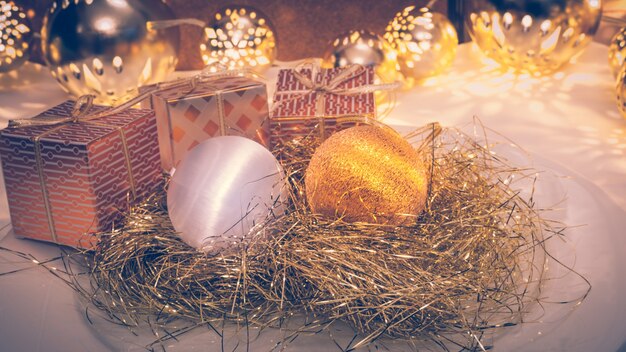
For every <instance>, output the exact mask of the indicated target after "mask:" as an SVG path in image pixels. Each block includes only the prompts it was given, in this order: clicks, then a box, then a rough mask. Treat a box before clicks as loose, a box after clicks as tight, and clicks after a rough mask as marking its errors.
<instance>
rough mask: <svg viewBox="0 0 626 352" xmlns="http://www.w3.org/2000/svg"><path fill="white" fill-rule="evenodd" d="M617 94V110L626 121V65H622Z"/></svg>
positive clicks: (618, 75)
mask: <svg viewBox="0 0 626 352" xmlns="http://www.w3.org/2000/svg"><path fill="white" fill-rule="evenodd" d="M615 93H616V95H617V109H618V110H619V112H620V113H621V114H622V117H623V118H625V119H626V65H622V68H621V69H620V70H619V73H618V74H617V83H616V86H615Z"/></svg>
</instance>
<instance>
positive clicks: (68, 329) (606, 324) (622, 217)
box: [0, 43, 626, 351]
mask: <svg viewBox="0 0 626 352" xmlns="http://www.w3.org/2000/svg"><path fill="white" fill-rule="evenodd" d="M275 75H276V70H275V69H272V70H271V71H270V72H269V73H268V77H270V84H269V86H270V88H272V79H271V78H272V77H275ZM270 90H271V89H270ZM66 98H67V96H66V95H65V93H63V91H62V90H61V89H60V88H59V86H58V85H57V84H56V82H55V81H54V80H53V79H52V78H51V77H50V76H49V74H48V72H47V70H46V69H45V68H42V67H40V66H38V65H34V64H27V65H26V66H24V67H23V68H22V69H20V70H19V71H16V72H13V73H10V74H5V75H0V124H1V125H6V123H7V121H8V119H12V118H20V117H22V118H24V117H30V116H33V115H34V114H36V113H38V112H40V111H42V110H44V109H46V108H48V107H50V106H53V105H55V104H57V103H60V102H61V101H63V100H65V99H66ZM397 98H398V99H397V101H398V106H397V107H396V108H395V109H394V110H393V112H392V113H391V114H390V115H389V116H388V117H387V118H386V120H385V122H386V123H388V124H391V125H394V126H397V127H398V128H400V129H403V130H406V129H410V128H411V127H414V126H420V125H423V124H425V123H427V122H432V121H439V122H440V123H442V124H443V125H444V126H463V125H467V124H469V123H471V122H472V118H473V117H474V116H476V117H478V118H479V119H480V120H481V121H482V123H483V124H484V125H485V126H487V127H489V128H491V129H493V130H494V131H497V132H498V133H500V134H502V135H503V136H506V137H508V138H510V139H511V140H513V141H515V142H516V143H518V144H519V145H520V146H522V147H523V148H524V149H525V150H527V151H528V152H529V153H530V154H531V155H532V156H533V157H534V159H535V160H536V161H537V165H539V166H541V165H543V166H545V167H547V168H549V169H550V172H552V173H554V174H558V175H562V176H567V177H565V178H561V179H560V181H559V185H560V187H562V188H563V190H564V192H565V193H566V194H567V197H568V198H567V199H568V201H567V202H566V204H565V205H564V207H565V213H566V214H565V219H566V220H567V222H568V225H584V226H581V227H575V228H573V229H571V231H570V232H568V240H567V241H566V242H567V243H565V244H564V245H566V246H567V247H568V248H571V251H572V252H574V251H575V254H576V258H575V264H574V267H575V269H576V270H577V271H578V272H579V273H580V274H582V275H584V276H585V277H587V278H588V279H589V280H590V281H591V284H592V286H593V288H592V291H591V294H590V295H589V297H588V298H587V299H586V300H585V301H584V302H583V304H582V305H580V306H579V307H577V308H576V309H575V310H573V311H572V312H571V314H568V315H567V316H566V317H561V318H559V319H558V320H557V321H552V322H549V321H545V322H542V323H529V324H527V325H526V326H525V327H522V328H520V329H517V330H516V331H514V332H513V333H511V334H509V336H505V337H503V338H502V339H501V340H496V343H495V349H496V350H499V351H502V350H519V351H539V350H554V351H590V350H597V351H617V350H618V349H620V346H621V350H626V345H625V343H626V277H625V276H624V275H623V272H621V271H622V270H624V268H626V265H625V264H626V259H625V257H626V241H625V240H624V238H623V237H624V234H625V231H624V229H625V228H626V120H624V119H622V118H621V117H620V116H619V113H618V111H617V108H616V106H615V102H614V87H613V78H612V76H611V73H610V70H609V68H608V64H607V48H606V46H603V45H600V44H596V43H594V44H592V45H591V46H590V47H589V48H588V49H587V51H586V52H585V53H584V54H583V55H582V56H581V57H580V58H579V59H578V60H577V62H576V63H574V64H571V65H569V66H567V67H565V68H564V69H563V70H562V71H561V72H559V73H556V74H554V75H552V76H549V77H541V78H532V77H527V76H516V75H514V74H512V73H503V72H502V71H500V70H499V69H498V68H497V66H496V65H494V64H493V63H489V62H485V59H482V58H481V56H480V55H479V54H478V53H476V50H475V49H474V48H473V47H472V46H471V45H468V44H466V45H462V46H461V47H460V48H459V52H458V56H457V60H456V61H455V63H454V65H453V67H452V68H451V69H450V70H449V72H448V73H447V74H444V75H442V76H439V77H436V78H433V79H430V80H428V81H427V82H425V83H424V85H423V86H420V87H417V88H414V89H412V90H410V91H407V92H402V93H399V94H398V96H397ZM9 222H10V220H9V215H8V210H7V205H6V193H5V192H4V187H3V185H2V186H0V227H2V232H0V247H5V248H11V249H14V250H19V251H21V252H24V253H29V254H32V255H34V256H35V257H37V258H38V259H40V260H42V259H46V258H51V257H54V256H55V255H58V249H57V248H56V247H55V246H54V245H49V244H43V243H38V242H34V241H29V240H20V239H16V238H15V237H14V235H13V233H12V232H11V231H10V226H9ZM18 268H30V269H28V270H25V271H21V272H18V273H15V274H10V275H1V276H0V346H2V348H0V349H2V350H7V351H77V350H89V351H106V350H110V349H115V350H117V349H123V350H133V349H137V350H141V346H143V344H142V343H141V342H139V340H133V337H132V336H130V337H120V336H117V335H116V334H117V333H116V332H111V331H109V330H107V328H106V325H104V324H100V325H98V326H96V327H94V326H91V325H90V324H89V323H88V321H87V320H86V319H85V316H84V308H83V306H82V305H81V303H80V302H79V300H78V298H77V296H76V295H75V294H74V293H73V291H72V290H71V289H69V288H68V287H67V286H66V285H65V284H64V283H62V282H61V281H60V280H58V279H56V278H54V277H53V276H52V275H50V274H49V273H47V272H45V271H44V270H42V269H41V268H38V267H36V266H34V265H33V264H32V263H30V262H27V261H24V260H22V259H20V258H17V257H15V256H13V255H11V254H8V253H6V252H2V251H0V273H3V272H8V271H11V270H14V269H18ZM546 294H549V292H547V293H546ZM183 339H184V338H183ZM316 339H318V338H317V337H312V339H309V340H306V339H304V340H305V342H303V344H302V345H300V346H298V342H297V341H296V342H295V343H294V344H292V345H290V346H289V348H288V350H291V349H293V350H302V348H305V349H306V350H320V351H321V350H325V349H326V347H328V345H326V347H324V345H323V344H316V342H315V340H316ZM319 339H321V337H319ZM197 341H198V345H192V346H191V347H189V346H187V347H185V349H183V350H186V349H189V348H193V347H196V348H197V349H200V350H207V349H208V350H213V348H211V347H207V346H211V345H212V344H213V343H215V341H216V338H215V337H213V338H208V340H207V339H205V340H202V337H200V338H199V340H197ZM268 341H269V342H267V347H268V348H267V349H269V347H272V346H273V345H272V341H271V340H268ZM307 341H308V342H307ZM275 342H276V341H273V343H275ZM194 343H195V342H194ZM172 345H173V346H174V348H176V343H172ZM303 346H304V347H303ZM259 349H261V350H266V348H259ZM253 350H257V349H253Z"/></svg>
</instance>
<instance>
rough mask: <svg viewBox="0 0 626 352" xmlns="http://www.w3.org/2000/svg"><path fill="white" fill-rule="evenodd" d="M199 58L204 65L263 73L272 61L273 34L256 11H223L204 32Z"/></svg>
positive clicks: (242, 8) (273, 56) (274, 56)
mask: <svg viewBox="0 0 626 352" xmlns="http://www.w3.org/2000/svg"><path fill="white" fill-rule="evenodd" d="M200 55H202V60H203V61H204V64H205V65H211V64H215V63H220V64H223V65H224V66H226V67H228V68H243V67H248V68H255V69H257V70H263V69H265V68H268V67H269V66H270V65H271V64H272V62H274V59H275V58H276V31H275V30H274V27H273V26H272V23H271V22H270V21H269V19H268V18H267V16H265V15H264V14H263V13H262V12H260V11H259V10H257V9H254V8H252V7H249V6H231V7H227V8H224V9H222V10H220V11H218V13H217V14H216V15H215V19H214V20H213V21H212V22H211V23H209V25H208V26H207V27H206V28H205V29H204V37H203V42H202V43H201V44H200Z"/></svg>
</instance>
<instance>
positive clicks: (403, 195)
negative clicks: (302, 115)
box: [305, 126, 429, 225]
mask: <svg viewBox="0 0 626 352" xmlns="http://www.w3.org/2000/svg"><path fill="white" fill-rule="evenodd" d="M428 182H429V176H428V170H427V167H426V164H425V163H424V161H423V159H422V157H421V156H420V154H419V153H418V152H417V151H416V150H415V149H413V147H412V146H411V145H410V144H409V143H408V142H407V141H406V140H405V139H403V138H402V137H401V136H400V135H399V134H397V133H396V132H395V131H393V130H391V129H390V128H387V127H384V128H381V127H377V126H357V127H352V128H349V129H346V130H343V131H340V132H337V133H335V134H333V135H332V136H331V137H329V138H328V139H327V140H326V141H324V143H322V144H321V145H320V146H319V147H318V148H317V149H316V151H315V153H314V154H313V157H312V158H311V161H310V163H309V166H308V168H307V170H306V174H305V189H306V199H307V201H308V203H309V206H310V207H311V210H312V211H313V212H314V213H316V214H321V215H324V216H326V217H330V218H341V219H342V220H343V221H346V222H369V223H378V224H389V225H411V224H412V223H414V222H415V221H416V219H417V215H419V214H420V213H421V212H422V210H424V207H425V204H426V197H427V193H428Z"/></svg>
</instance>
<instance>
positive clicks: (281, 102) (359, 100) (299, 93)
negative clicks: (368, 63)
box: [270, 67, 376, 148]
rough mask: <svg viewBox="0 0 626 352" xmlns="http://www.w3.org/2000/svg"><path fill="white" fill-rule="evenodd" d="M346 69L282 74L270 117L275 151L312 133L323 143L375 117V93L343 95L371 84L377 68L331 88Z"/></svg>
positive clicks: (306, 70)
mask: <svg viewBox="0 0 626 352" xmlns="http://www.w3.org/2000/svg"><path fill="white" fill-rule="evenodd" d="M344 70H345V68H334V69H317V70H312V69H308V68H307V69H283V70H280V71H279V73H278V81H277V82H276V93H275V94H274V108H273V111H272V115H271V116H270V144H271V147H272V148H274V147H275V146H276V145H278V144H280V143H281V142H284V141H287V140H291V139H293V138H296V137H304V136H309V135H311V134H314V135H318V136H319V137H320V138H321V139H322V140H324V139H325V138H327V137H328V136H330V135H331V134H333V133H335V132H337V131H340V130H342V129H346V128H349V127H353V126H356V125H359V124H361V123H362V122H366V121H367V120H369V119H373V118H375V117H376V104H375V101H374V93H372V92H366V93H358V92H357V93H354V94H342V93H341V91H349V90H358V88H359V87H363V86H370V85H372V83H373V81H374V69H373V68H372V67H362V68H360V69H359V70H358V71H357V72H358V73H357V74H355V75H351V76H349V77H348V78H347V79H345V80H341V81H340V82H339V84H337V85H336V86H335V87H329V85H332V83H331V82H332V81H333V79H335V78H337V76H338V75H341V74H342V73H343V72H344ZM298 75H302V76H304V77H305V80H308V81H310V82H309V83H313V85H314V86H313V87H311V86H309V85H307V84H306V83H307V82H303V80H302V79H300V78H299V77H298ZM313 75H315V77H312V76H313ZM329 88H330V89H329ZM333 91H337V92H338V94H335V93H333Z"/></svg>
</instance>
